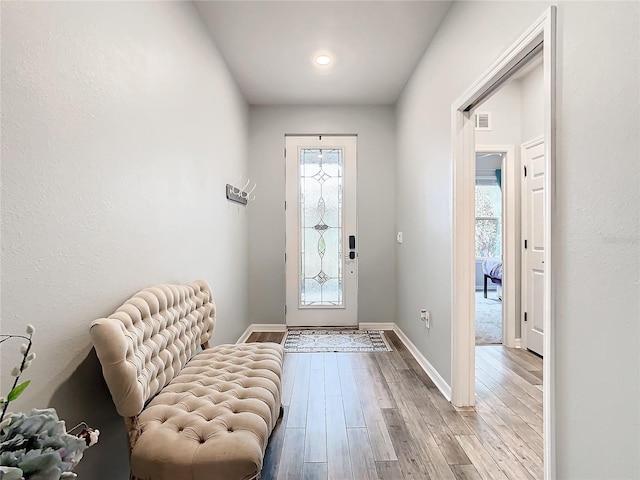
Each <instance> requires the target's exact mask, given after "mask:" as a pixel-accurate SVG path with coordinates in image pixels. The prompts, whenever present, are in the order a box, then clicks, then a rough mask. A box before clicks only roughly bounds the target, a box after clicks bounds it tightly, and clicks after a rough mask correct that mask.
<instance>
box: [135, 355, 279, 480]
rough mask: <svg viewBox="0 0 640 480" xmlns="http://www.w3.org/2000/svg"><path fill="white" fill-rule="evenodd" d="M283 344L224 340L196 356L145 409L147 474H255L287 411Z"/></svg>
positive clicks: (142, 472) (172, 477)
mask: <svg viewBox="0 0 640 480" xmlns="http://www.w3.org/2000/svg"><path fill="white" fill-rule="evenodd" d="M283 358H284V350H283V348H282V346H281V345H278V344H275V343H247V344H239V345H219V346H217V347H214V348H209V349H206V350H204V351H202V352H200V353H198V354H197V355H196V356H194V357H193V358H192V359H191V360H190V361H189V362H188V363H187V364H186V365H185V367H184V368H183V369H182V371H181V372H180V373H179V374H178V375H177V376H176V377H175V378H173V380H171V382H170V383H169V384H168V385H167V386H166V387H165V388H163V389H162V391H161V392H160V393H159V394H158V395H157V396H155V397H154V398H153V399H152V400H151V402H149V404H148V405H147V406H146V408H145V409H144V410H143V411H142V413H141V414H140V416H139V433H140V437H139V438H138V440H137V441H136V442H135V445H134V447H133V451H132V454H131V468H132V472H133V474H134V475H135V476H136V477H137V478H139V479H140V480H147V479H153V480H182V479H185V480H186V479H188V480H205V479H206V480H230V479H252V478H256V477H258V476H259V474H260V470H261V469H262V460H263V456H264V451H265V449H266V446H267V441H268V439H269V435H270V433H271V431H272V430H273V427H274V426H275V424H276V422H277V420H278V417H279V414H280V405H281V399H280V392H281V378H282V363H283Z"/></svg>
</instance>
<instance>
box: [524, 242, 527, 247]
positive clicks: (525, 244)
mask: <svg viewBox="0 0 640 480" xmlns="http://www.w3.org/2000/svg"><path fill="white" fill-rule="evenodd" d="M524 248H527V241H526V240H525V241H524Z"/></svg>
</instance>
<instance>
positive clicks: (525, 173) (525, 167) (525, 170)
mask: <svg viewBox="0 0 640 480" xmlns="http://www.w3.org/2000/svg"><path fill="white" fill-rule="evenodd" d="M524 176H525V177H526V176H527V166H526V165H525V166H524Z"/></svg>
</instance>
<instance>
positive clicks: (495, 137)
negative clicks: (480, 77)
mask: <svg viewBox="0 0 640 480" xmlns="http://www.w3.org/2000/svg"><path fill="white" fill-rule="evenodd" d="M521 96H522V89H521V87H520V82H518V81H512V82H507V83H505V84H504V85H503V86H502V87H501V88H500V89H499V90H498V91H497V92H496V93H495V94H494V95H492V96H491V97H490V98H489V99H487V100H486V101H485V102H484V103H482V104H481V105H480V106H478V111H479V112H485V111H488V112H491V120H492V125H491V130H476V145H513V146H514V147H515V148H516V149H517V148H518V146H519V145H520V143H521V140H522V131H521V128H520V114H521Z"/></svg>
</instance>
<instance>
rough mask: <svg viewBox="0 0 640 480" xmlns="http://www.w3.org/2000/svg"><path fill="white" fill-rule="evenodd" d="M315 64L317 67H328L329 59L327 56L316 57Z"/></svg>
mask: <svg viewBox="0 0 640 480" xmlns="http://www.w3.org/2000/svg"><path fill="white" fill-rule="evenodd" d="M316 63H317V64H318V65H322V66H324V65H329V64H330V63H331V57H330V56H329V55H318V56H317V57H316Z"/></svg>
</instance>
